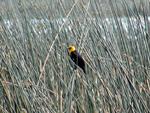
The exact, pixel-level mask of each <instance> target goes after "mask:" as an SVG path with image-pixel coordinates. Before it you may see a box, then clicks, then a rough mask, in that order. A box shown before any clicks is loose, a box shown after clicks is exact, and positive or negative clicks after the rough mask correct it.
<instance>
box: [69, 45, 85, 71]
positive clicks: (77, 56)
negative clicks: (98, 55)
mask: <svg viewBox="0 0 150 113" xmlns="http://www.w3.org/2000/svg"><path fill="white" fill-rule="evenodd" d="M68 52H69V56H70V58H71V60H72V61H73V62H74V63H75V64H76V65H77V66H79V67H80V68H81V69H82V70H83V72H84V73H86V72H85V62H84V60H83V58H82V57H81V55H80V54H79V53H78V52H77V50H76V48H75V46H72V45H71V46H69V47H68ZM75 69H76V68H75Z"/></svg>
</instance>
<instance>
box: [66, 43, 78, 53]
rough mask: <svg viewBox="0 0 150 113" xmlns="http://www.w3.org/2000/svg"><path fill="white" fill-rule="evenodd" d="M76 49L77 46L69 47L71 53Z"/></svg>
mask: <svg viewBox="0 0 150 113" xmlns="http://www.w3.org/2000/svg"><path fill="white" fill-rule="evenodd" d="M74 51H76V48H75V46H72V45H71V46H69V47H68V52H69V54H71V53H72V52H74Z"/></svg>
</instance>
